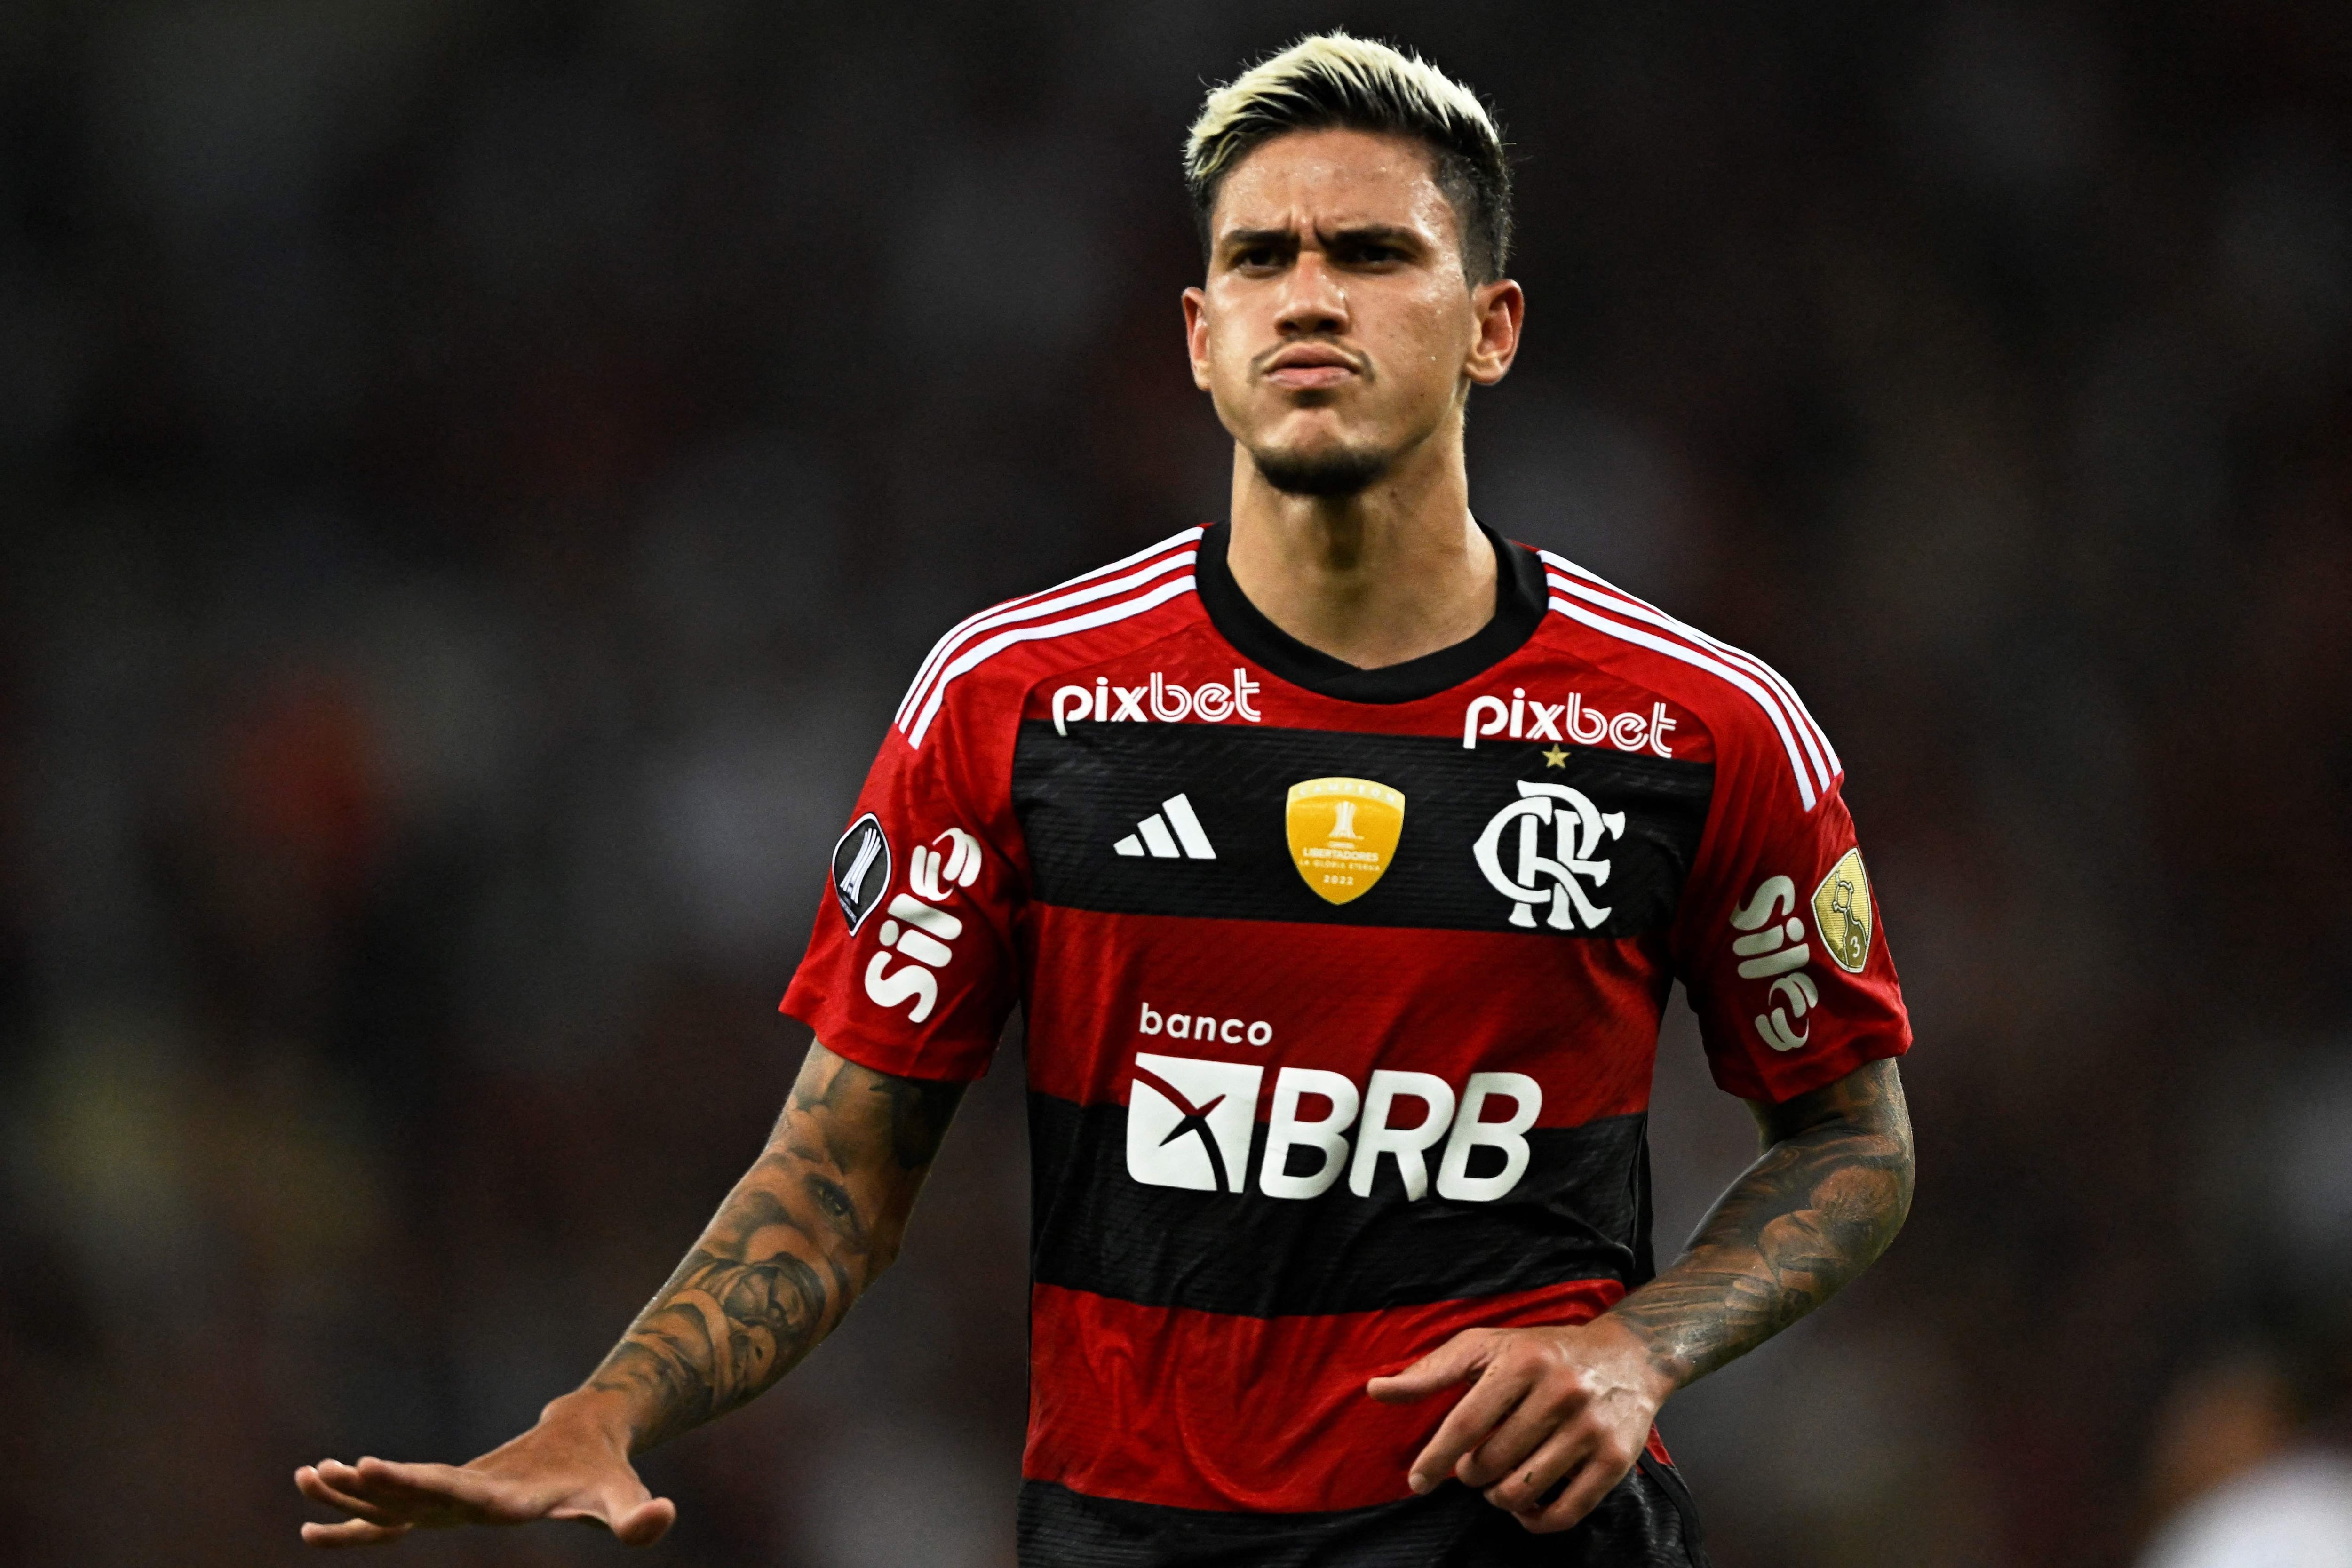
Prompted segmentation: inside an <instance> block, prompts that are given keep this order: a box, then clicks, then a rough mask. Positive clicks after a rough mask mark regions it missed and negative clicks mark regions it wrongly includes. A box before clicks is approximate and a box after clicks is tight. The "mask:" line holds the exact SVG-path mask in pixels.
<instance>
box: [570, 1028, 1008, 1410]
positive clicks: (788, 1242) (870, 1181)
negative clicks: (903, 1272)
mask: <svg viewBox="0 0 2352 1568" xmlns="http://www.w3.org/2000/svg"><path fill="white" fill-rule="evenodd" d="M962 1095H963V1089H962V1086H961V1085H960V1084H941V1083H929V1082H924V1081H920V1080H917V1079H901V1078H892V1077H890V1076H889V1075H888V1074H886V1073H877V1072H874V1071H871V1070H869V1069H868V1068H862V1067H859V1066H857V1065H856V1063H854V1062H849V1061H845V1060H844V1059H842V1058H839V1057H837V1056H835V1055H834V1054H833V1053H832V1052H831V1051H828V1050H826V1049H825V1048H824V1047H823V1046H822V1045H816V1046H812V1047H810V1048H809V1055H808V1060H807V1061H806V1062H805V1063H804V1064H803V1066H802V1068H801V1073H800V1079H799V1080H798V1081H797V1082H796V1083H794V1084H793V1092H792V1098H791V1100H789V1101H788V1102H787V1103H786V1104H785V1107H784V1111H783V1114H782V1116H781V1117H779V1118H778V1119H777V1121H776V1127H775V1131H773V1132H772V1133H771V1134H770V1135H769V1139H768V1148H767V1151H766V1152H764V1153H763V1154H761V1157H760V1159H759V1161H758V1163H755V1164H754V1165H752V1167H751V1170H750V1171H749V1172H748V1173H745V1175H744V1177H743V1179H742V1180H741V1181H740V1182H739V1183H737V1184H736V1185H735V1190H734V1191H733V1192H731V1193H730V1194H728V1195H727V1201H726V1202H725V1203H724V1204H722V1205H719V1213H718V1215H716V1216H715V1217H714V1218H713V1219H712V1220H711V1222H710V1226H709V1229H707V1230H705V1231H704V1232H703V1235H702V1239H701V1241H700V1242H699V1243H698V1244H697V1245H696V1247H695V1248H694V1250H693V1251H692V1252H690V1253H688V1255H687V1258H686V1261H685V1262H684V1263H681V1264H680V1265H678V1268H677V1273H675V1274H673V1275H671V1276H670V1279H669V1282H668V1283H667V1284H666V1285H664V1286H663V1287H662V1288H661V1290H660V1291H659V1293H657V1294H656V1296H655V1297H654V1299H653V1300H652V1301H651V1302H650V1303H649V1304H648V1305H647V1306H646V1310H644V1311H642V1312H640V1313H639V1314H638V1315H637V1320H636V1321H635V1322H634V1323H632V1324H630V1325H629V1331H628V1332H627V1333H626V1334H625V1335H624V1336H623V1337H622V1340H621V1342H620V1343H619V1344H618V1345H615V1346H614V1348H613V1352H612V1353H611V1354H610V1355H608V1356H606V1357H605V1358H604V1364H603V1365H602V1366H599V1367H598V1368H597V1369H596V1372H595V1374H594V1376H593V1377H592V1378H591V1379H590V1380H589V1383H588V1386H589V1388H590V1389H592V1390H593V1391H595V1392H597V1393H601V1394H620V1395H623V1396H625V1398H627V1399H628V1401H629V1403H630V1407H631V1410H632V1417H631V1427H632V1430H633V1432H634V1434H635V1442H634V1444H633V1445H632V1446H633V1447H635V1448H636V1449H644V1448H648V1447H652V1446H653V1445H655V1444H656V1443H659V1442H663V1441H665V1440H667V1438H670V1437H673V1436H677V1434H678V1433H680V1432H683V1431H686V1430H687V1429H688V1428H689V1427H692V1426H698V1425H700V1424H701V1423H702V1422H705V1421H708V1420H709V1419H710V1418H711V1417H713V1416H715V1415H724V1414H725V1413H726V1412H728V1411H730V1410H732V1409H734V1408H735V1407H736V1406H737V1405H741V1404H743V1403H744V1402H745V1401H747V1400H749V1399H751V1397H752V1396H753V1395H755V1394H759V1393H760V1392H761V1391H762V1390H764V1389H765V1388H767V1387H768V1385H769V1384H772V1383H774V1382H775V1381H776V1379H778V1378H780V1377H782V1375H783V1374H784V1373H787V1372H789V1371H790V1370H792V1368H793V1365H795V1364H796V1363H798V1362H799V1361H800V1359H801V1358H802V1357H803V1356H805V1355H806V1354H808V1352H810V1351H812V1350H814V1348H815V1347H816V1344H817V1342H818V1341H820V1340H822V1339H824V1336H825V1335H826V1334H827V1333H829V1332H831V1331H832V1330H833V1328H834V1325H835V1324H836V1323H838V1322H839V1321H841V1318H842V1315H843V1314H844V1313H845V1312H846V1311H848V1310H849V1306H850V1303H851V1302H852V1301H853V1300H856V1297H857V1296H858V1294H859V1293H860V1292H862V1291H863V1290H864V1289H866V1286H868V1285H870V1284H871V1283H873V1281H874V1278H875V1276H877V1275H878V1274H879V1273H881V1271H882V1270H883V1269H884V1268H887V1267H888V1266H889V1264H890V1261H891V1259H892V1258H896V1257H897V1256H898V1242H899V1239H900V1237H902V1236H903V1235H904V1234H905V1232H906V1226H907V1216H908V1212H909V1210H910V1209H911V1208H912V1206H913V1204H914V1199H915V1194H916V1192H917V1190H918V1189H919V1187H920V1186H921V1184H922V1180H923V1176H924V1175H925V1173H927V1172H928V1171H929V1168H930V1163H931V1160H932V1158H933V1156H935V1155H936V1154H937V1153H938V1152H939V1147H940V1138H941V1137H942V1136H943V1135H944V1134H945V1133H946V1131H947V1125H948V1122H949V1121H950V1118H952V1117H953V1116H954V1114H955V1109H956V1105H957V1102H958V1101H959V1100H961V1098H962Z"/></svg>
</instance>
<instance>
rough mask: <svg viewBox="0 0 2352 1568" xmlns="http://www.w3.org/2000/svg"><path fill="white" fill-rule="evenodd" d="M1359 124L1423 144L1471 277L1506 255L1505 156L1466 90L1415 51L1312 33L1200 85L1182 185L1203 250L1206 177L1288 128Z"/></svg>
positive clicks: (1213, 178) (1480, 279) (1212, 189)
mask: <svg viewBox="0 0 2352 1568" xmlns="http://www.w3.org/2000/svg"><path fill="white" fill-rule="evenodd" d="M1333 129H1339V130H1347V131H1370V132H1383V133H1386V134H1389V135H1395V136H1408V137H1411V138H1412V139H1413V140H1414V141H1416V142H1420V143H1422V144H1423V146H1425V147H1427V148H1428V149H1429V152H1430V156H1431V158H1432V160H1433V163H1435V169H1434V171H1433V172H1434V174H1435V176H1436V180H1437V188H1438V190H1439V192H1440V193H1441V194H1443V195H1444V197H1445V200H1446V202H1447V204H1448V205H1451V206H1452V207H1453V209H1454V222H1455V224H1456V225H1457V226H1459V227H1460V229H1461V231H1462V272H1463V275H1464V276H1465V278H1467V279H1469V280H1470V282H1471V283H1472V284H1473V285H1475V284H1480V283H1491V282H1493V281H1495V279H1498V278H1500V277H1502V276H1503V269H1504V268H1506V267H1507V266H1508V265H1509V264H1510V259H1511V166H1510V163H1508V162H1507V160H1506V159H1505V157H1504V155H1503V137H1502V133H1501V132H1498V131H1497V130H1496V128H1495V121H1494V117H1493V116H1492V115H1490V114H1489V113H1488V112H1487V110H1486V105H1484V104H1482V103H1480V102H1479V101H1478V96H1477V94H1475V93H1474V92H1472V91H1471V90H1470V89H1468V88H1466V87H1464V86H1462V85H1461V84H1460V83H1459V82H1456V81H1455V80H1454V79H1453V78H1451V77H1449V76H1447V75H1446V74H1445V73H1444V71H1441V70H1439V69H1438V68H1436V67H1435V66H1433V65H1431V64H1430V63H1429V62H1428V61H1426V60H1424V59H1423V58H1420V57H1419V56H1418V55H1408V54H1405V53H1403V52H1402V51H1401V50H1398V49H1393V48H1391V47H1389V46H1388V45H1386V44H1381V43H1374V42H1371V41H1370V40H1369V39H1365V38H1356V37H1349V35H1347V34H1346V33H1337V32H1334V33H1318V34H1317V35H1316V36H1315V37H1311V38H1301V39H1300V40H1299V41H1298V42H1297V43H1295V44H1293V45H1291V46H1290V47H1288V48H1286V49H1285V50H1283V51H1282V52H1281V53H1280V54H1278V55H1275V56H1272V57H1270V58H1266V59H1264V60H1261V61H1259V62H1258V63H1257V64H1256V65H1254V66H1252V67H1251V68H1249V69H1247V70H1245V71H1244V72H1243V73H1242V74H1241V75H1239V76H1237V77H1235V78H1234V79H1233V80H1231V81H1229V82H1227V83H1226V84H1225V85H1224V86H1223V87H1221V88H1218V89H1215V90H1213V91H1212V92H1211V93H1210V94H1209V97H1208V100H1207V101H1206V102H1204V103H1203V104H1202V106H1201V117H1200V118H1199V119H1198V120H1195V121H1193V122H1192V134H1191V135H1190V136H1189V137H1188V138H1187V139H1186V141H1185V143H1184V184H1185V185H1186V187H1187V188H1188V189H1190V190H1191V192H1192V212H1193V216H1194V217H1195V219H1196V220H1197V221H1198V222H1199V224H1200V227H1201V248H1202V253H1203V254H1204V255H1205V254H1206V252H1207V250H1208V248H1209V244H1210V240H1211V238H1212V236H1211V234H1210V231H1209V220H1210V214H1211V213H1212V212H1213V210H1214V209H1215V207H1216V205H1217V190H1218V187H1219V186H1220V185H1222V184H1223V183H1224V178H1225V176H1226V175H1227V174H1231V173H1232V172H1233V170H1234V166H1235V165H1236V164H1238V163H1240V162H1241V161H1242V160H1243V159H1244V158H1245V157H1247V156H1248V155H1249V153H1251V152H1252V150H1254V149H1255V148H1256V147H1258V146H1259V145H1260V144H1262V143H1264V142H1268V141H1271V140H1273V139H1274V138H1275V137H1276V136H1281V135H1284V134H1286V133H1287V132H1293V131H1325V130H1333Z"/></svg>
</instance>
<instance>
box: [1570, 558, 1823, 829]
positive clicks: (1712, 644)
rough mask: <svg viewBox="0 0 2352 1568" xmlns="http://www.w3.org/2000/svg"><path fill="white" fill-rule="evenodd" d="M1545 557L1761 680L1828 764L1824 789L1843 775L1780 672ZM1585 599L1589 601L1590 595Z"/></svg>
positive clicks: (1627, 609)
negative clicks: (1833, 778) (1839, 775)
mask: <svg viewBox="0 0 2352 1568" xmlns="http://www.w3.org/2000/svg"><path fill="white" fill-rule="evenodd" d="M1542 553H1543V554H1544V557H1545V559H1546V560H1547V561H1549V562H1550V563H1552V564H1554V565H1556V566H1558V567H1559V568H1561V569H1562V570H1564V571H1567V572H1569V573H1570V574H1574V575H1575V576H1577V577H1578V578H1580V579H1581V580H1582V581H1584V582H1585V583H1587V584H1591V586H1592V587H1594V588H1597V589H1599V590H1601V592H1603V593H1605V594H1608V595H1611V596H1612V598H1614V599H1617V600H1620V601H1622V605H1623V608H1624V612H1625V613H1626V614H1629V615H1632V614H1633V613H1634V612H1635V611H1643V612H1646V614H1643V615H1638V616H1635V618H1636V619H1641V620H1647V621H1649V622H1650V623H1651V624H1652V625H1654V626H1661V627H1664V628H1666V629H1668V630H1671V631H1673V632H1675V633H1676V634H1677V635H1679V636H1682V637H1688V638H1689V639H1690V640H1692V641H1693V642H1696V643H1697V644H1698V645H1700V646H1701V647H1706V648H1710V649H1712V650H1714V651H1715V652H1716V653H1717V654H1719V655H1721V656H1722V657H1723V658H1725V659H1726V660H1727V661H1729V662H1730V663H1733V664H1736V665H1738V666H1739V667H1740V668H1743V669H1746V670H1747V671H1748V672H1749V673H1750V674H1752V675H1755V676H1757V677H1759V679H1762V680H1763V682H1764V684H1765V685H1766V686H1767V687H1769V688H1770V689H1772V690H1773V691H1775V692H1777V693H1778V694H1779V695H1780V700H1781V701H1782V702H1783V703H1784V704H1786V706H1787V708H1788V710H1789V712H1790V717H1791V718H1793V719H1795V720H1796V721H1797V722H1798V729H1799V732H1800V733H1801V734H1802V735H1804V736H1805V737H1806V750H1807V751H1809V752H1813V753H1814V761H1815V763H1816V764H1817V765H1820V764H1822V763H1823V762H1824V761H1825V762H1826V765H1827V767H1828V770H1829V771H1828V773H1824V774H1823V775H1822V787H1824V788H1827V787H1828V784H1829V781H1830V779H1831V778H1832V777H1833V776H1835V775H1836V774H1837V773H1840V772H1842V771H1843V769H1844V766H1845V764H1844V763H1841V762H1839V761H1838V754H1837V749H1836V748H1835V747H1833V746H1832V745H1831V744H1830V737H1829V732H1828V731H1825V730H1823V729H1822V727H1821V725H1820V723H1818V722H1817V721H1815V720H1814V718H1813V715H1812V710H1811V709H1809V708H1807V707H1806V706H1805V700H1804V699H1803V698H1801V697H1800V696H1798V695H1797V689H1796V688H1795V687H1793V686H1791V685H1790V684H1789V682H1788V680H1787V679H1786V678H1784V677H1783V676H1782V675H1781V674H1780V671H1779V670H1777V669H1774V668H1772V667H1771V666H1770V665H1769V664H1767V663H1765V662H1764V661H1763V660H1762V659H1760V658H1757V657H1756V656H1755V655H1754V654H1752V653H1749V652H1748V651H1747V650H1746V649H1744V648H1738V647H1732V646H1731V645H1730V644H1729V643H1727V642H1723V641H1721V640H1719V639H1718V638H1716V637H1710V636H1708V635H1707V634H1706V633H1705V632H1703V631H1701V630H1699V629H1698V628H1697V627H1696V626H1692V625H1690V624H1689V623H1688V622H1686V621H1679V620H1676V619H1675V617H1674V616H1669V615H1667V614H1666V613H1665V612H1664V610H1661V609H1659V608H1658V607H1657V606H1656V605H1653V604H1651V603H1650V602H1649V601H1647V600H1646V599H1643V598H1642V597H1641V596H1640V595H1635V594H1629V593H1627V592H1626V591H1625V590H1624V589H1622V588H1621V587H1619V586H1618V585H1617V584H1614V583H1611V582H1608V581H1606V580H1604V579H1603V578H1601V576H1600V575H1599V574H1596V573H1593V572H1591V571H1590V570H1588V569H1586V568H1585V567H1582V566H1580V565H1578V564H1577V563H1575V562H1573V561H1569V560H1565V559H1563V558H1562V557H1560V556H1558V555H1553V554H1550V553H1549V552H1542ZM1586 596H1587V597H1589V596H1590V595H1586ZM1596 602H1598V601H1596ZM1815 742H1818V750H1816V747H1815Z"/></svg>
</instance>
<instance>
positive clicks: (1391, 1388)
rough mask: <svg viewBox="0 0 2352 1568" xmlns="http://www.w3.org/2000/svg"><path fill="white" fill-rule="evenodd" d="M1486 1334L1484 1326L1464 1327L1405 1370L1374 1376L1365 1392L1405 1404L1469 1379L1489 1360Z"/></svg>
mask: <svg viewBox="0 0 2352 1568" xmlns="http://www.w3.org/2000/svg"><path fill="white" fill-rule="evenodd" d="M1487 1338H1488V1335H1487V1332H1486V1330H1484V1329H1468V1330H1465V1331H1463V1332H1461V1333H1458V1334H1456V1335H1454V1337H1453V1338H1452V1339H1450V1340H1448V1341H1446V1342H1444V1344H1442V1345H1440V1346H1438V1347H1437V1348H1436V1349H1435V1350H1433V1351H1432V1352H1429V1353H1428V1354H1427V1355H1425V1356H1423V1357H1422V1358H1421V1359H1420V1360H1419V1361H1417V1362H1415V1363H1412V1365H1411V1366H1409V1367H1407V1368H1405V1369H1404V1370H1403V1371H1402V1372H1400V1373H1394V1374H1393V1375H1391V1376H1388V1377H1376V1378H1374V1379H1372V1380H1371V1381H1370V1383H1367V1384H1364V1392H1365V1393H1366V1394H1370V1395H1371V1396H1372V1397H1373V1398H1374V1399H1377V1400H1379V1401H1380V1402H1381V1404H1383V1405H1405V1404H1410V1403H1411V1402H1412V1401H1413V1400H1416V1399H1426V1398H1428V1397H1429V1396H1430V1395H1431V1394H1435V1393H1436V1392H1437V1391H1438V1390H1439V1389H1441V1388H1451V1387H1453V1386H1454V1384H1457V1383H1463V1382H1466V1381H1468V1380H1469V1379H1470V1378H1471V1377H1473V1376H1475V1375H1476V1373H1478V1371H1479V1369H1480V1368H1481V1367H1483V1366H1485V1365H1486V1342H1487Z"/></svg>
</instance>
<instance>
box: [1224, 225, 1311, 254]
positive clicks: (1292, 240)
mask: <svg viewBox="0 0 2352 1568" xmlns="http://www.w3.org/2000/svg"><path fill="white" fill-rule="evenodd" d="M1297 243H1298V238H1297V236H1296V235H1294V234H1292V233H1291V232H1290V230H1288V229H1286V228H1234V229H1227V230H1226V231H1225V232H1224V234H1223V236H1222V237H1219V239H1218V240H1217V248H1218V249H1220V250H1250V249H1255V247H1258V246H1261V245H1279V246H1295V245H1297Z"/></svg>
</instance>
